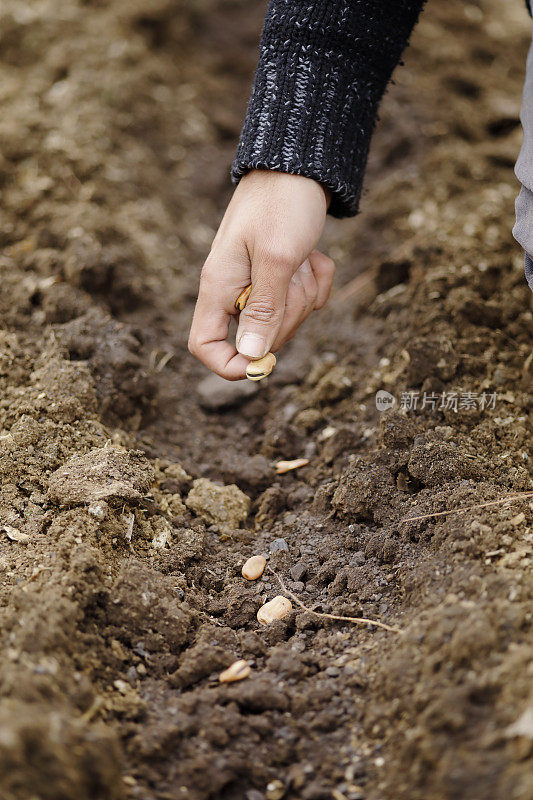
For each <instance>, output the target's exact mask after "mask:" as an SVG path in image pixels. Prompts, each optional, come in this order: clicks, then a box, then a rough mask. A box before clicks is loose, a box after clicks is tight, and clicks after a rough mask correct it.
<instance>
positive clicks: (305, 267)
mask: <svg viewBox="0 0 533 800" xmlns="http://www.w3.org/2000/svg"><path fill="white" fill-rule="evenodd" d="M300 269H301V270H302V272H312V271H313V270H312V269H311V264H310V263H309V259H308V258H306V259H305V261H304V263H303V264H302V265H301V267H300Z"/></svg>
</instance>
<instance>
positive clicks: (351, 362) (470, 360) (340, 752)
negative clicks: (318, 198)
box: [0, 0, 533, 800]
mask: <svg viewBox="0 0 533 800" xmlns="http://www.w3.org/2000/svg"><path fill="white" fill-rule="evenodd" d="M262 13H263V7H262V4H261V3H259V4H256V3H252V4H250V3H245V2H244V1H243V0H188V2H185V1H184V2H182V3H180V2H177V0H149V1H148V2H146V0H145V2H142V3H141V2H139V0H115V2H113V3H105V2H103V0H86V2H81V0H78V2H69V3H64V2H61V1H60V0H39V2H34V3H28V4H23V3H20V2H18V0H6V2H5V3H3V4H2V9H1V11H0V30H1V31H2V35H1V38H0V70H1V81H0V94H1V97H2V116H1V119H0V153H1V155H0V159H1V160H0V168H1V171H0V175H1V183H2V202H1V206H0V244H1V256H0V270H1V278H2V282H1V289H0V325H1V327H0V386H1V396H0V476H1V489H0V525H1V526H4V527H2V530H1V534H0V570H1V624H0V639H1V643H2V646H1V650H0V652H1V657H0V687H1V700H0V797H1V798H2V800H29V799H30V798H31V799H32V800H98V798H102V800H103V799H104V798H105V800H119V798H121V799H122V798H136V799H138V800H178V799H179V800H181V799H182V798H183V799H190V800H205V799H206V798H219V799H220V800H222V798H224V800H242V799H243V798H246V800H261V798H265V800H267V799H268V800H275V798H281V797H282V796H283V797H286V798H301V800H321V798H332V799H333V800H345V799H346V800H356V799H357V798H362V799H363V800H384V799H385V800H386V799H387V798H395V800H417V798H419V799H420V800H422V798H424V800H430V799H431V798H446V800H454V799H455V798H457V799H459V798H461V800H480V798H483V800H493V799H495V800H496V799H497V800H503V799H504V798H505V800H508V799H509V800H526V798H532V797H533V769H532V756H533V744H532V742H533V725H532V714H533V705H532V704H533V696H532V694H531V685H532V677H533V672H532V669H533V664H532V652H533V650H532V645H533V637H532V634H531V613H532V612H531V599H532V592H533V583H532V579H531V565H532V555H533V504H532V503H531V498H524V497H522V496H521V497H519V498H517V499H515V500H514V501H513V502H508V503H507V504H501V503H500V504H493V505H487V506H484V507H476V508H472V509H470V510H468V511H466V512H463V513H457V512H455V513H450V514H448V515H446V514H445V515H441V516H437V517H429V518H424V519H418V520H414V521H412V520H411V521H406V518H408V517H413V516H424V515H427V514H431V513H435V512H442V511H452V510H453V509H456V508H464V507H470V506H475V505H476V504H482V503H488V502H491V501H494V500H498V499H501V498H503V497H505V496H506V495H508V494H509V493H511V494H513V495H515V494H516V493H519V492H524V491H528V490H531V489H532V488H533V480H532V478H533V471H532V462H531V458H532V453H531V442H532V427H531V412H532V409H533V366H532V365H533V358H532V348H531V341H532V336H533V314H532V308H533V306H532V295H531V293H530V292H529V290H528V288H527V286H526V284H525V282H524V280H523V277H522V263H521V262H522V258H521V255H520V253H519V251H518V249H517V247H516V246H515V245H514V244H513V242H512V239H511V235H510V228H511V226H512V217H513V197H514V194H515V192H516V185H515V182H514V179H513V175H512V165H513V162H514V159H515V156H516V154H517V152H518V148H519V144H520V135H521V134H520V128H519V123H518V112H519V105H520V94H521V79H522V76H523V68H524V63H525V54H526V51H527V44H528V39H529V31H530V24H531V23H530V22H529V21H528V18H527V15H526V12H525V10H524V9H523V8H522V5H521V3H520V2H519V0H516V2H515V3H510V2H506V1H505V0H482V1H480V2H477V0H476V2H467V3H465V2H464V0H433V2H431V3H429V4H428V8H427V11H426V12H425V14H424V17H423V20H422V22H421V24H420V26H419V28H418V30H417V32H416V35H415V37H414V39H413V43H412V46H411V48H410V49H409V51H408V53H407V55H406V66H405V67H404V68H403V69H401V70H399V71H398V73H397V76H396V80H397V85H396V86H395V87H394V88H393V89H392V90H391V91H390V93H389V95H388V96H387V99H386V102H385V104H384V106H383V111H382V115H381V116H382V119H381V123H380V127H379V131H378V133H377V135H376V139H375V143H374V148H373V154H372V163H371V168H370V171H369V177H368V192H367V194H366V197H365V200H364V202H363V211H364V213H363V214H362V215H361V216H360V217H359V218H357V219H356V220H350V221H345V222H342V223H340V222H334V221H332V222H331V223H330V227H329V229H328V232H327V234H326V237H325V240H326V241H325V245H324V247H325V249H326V250H327V251H329V252H330V253H331V254H332V255H333V257H334V258H335V259H336V260H337V263H338V278H337V291H338V294H337V296H336V298H335V300H334V302H333V303H332V304H330V307H329V310H326V311H324V312H323V313H322V314H321V316H320V317H319V318H318V319H317V321H316V322H315V323H314V324H313V325H312V326H311V325H310V326H309V327H308V328H306V329H304V330H303V331H302V333H301V335H300V336H299V337H298V338H297V340H296V341H295V342H294V344H293V345H292V346H291V347H290V348H288V349H287V350H286V351H285V352H284V353H283V354H282V356H281V358H280V359H279V363H278V366H277V367H276V370H275V372H274V373H273V375H272V376H271V378H270V379H269V380H268V383H267V384H266V385H263V384H261V385H260V386H259V388H258V389H255V388H254V389H251V388H250V384H246V386H244V384H242V385H237V386H231V387H228V386H226V387H224V388H221V387H220V386H218V387H215V388H212V387H209V386H208V387H207V389H206V388H205V386H204V387H203V392H202V393H199V386H201V381H202V380H203V379H204V378H205V376H206V372H205V370H204V369H203V368H202V367H201V365H199V364H197V363H196V362H194V361H193V359H192V358H191V357H189V356H188V354H187V352H186V347H185V341H186V332H187V328H188V324H189V320H190V316H191V312H192V307H193V302H194V294H195V289H196V284H197V280H198V272H199V268H200V266H201V263H202V259H203V258H204V257H205V254H206V252H207V250H208V247H209V244H210V241H211V238H212V236H213V234H214V231H215V229H216V225H217V220H218V219H219V217H220V214H221V212H222V210H223V208H224V204H225V202H226V201H227V198H228V195H229V186H228V179H227V172H228V167H229V163H230V160H231V156H232V153H233V149H234V146H235V141H236V137H237V135H238V130H239V124H240V120H241V118H242V113H243V109H244V105H245V102H246V99H247V93H248V87H249V82H250V75H251V70H252V69H253V65H254V60H255V55H256V47H257V37H258V31H259V26H260V20H261V16H262ZM366 268H370V270H371V274H372V275H373V276H374V279H373V280H374V285H375V286H376V287H377V292H379V294H378V296H377V298H376V299H375V300H374V301H373V302H372V303H371V304H370V305H368V304H367V305H366V306H365V305H364V303H363V302H361V298H360V297H359V296H358V295H357V294H354V293H353V292H352V293H351V294H350V291H348V290H346V289H344V290H340V287H343V286H345V285H346V284H347V283H348V282H349V281H350V280H351V279H353V278H354V276H356V275H358V274H359V273H361V272H362V271H363V270H364V269H366ZM370 294H372V292H370ZM374 294H375V292H374ZM379 389H385V390H387V391H390V392H391V393H392V394H394V395H395V396H396V398H400V394H401V392H402V391H408V390H409V391H413V392H419V393H420V395H422V394H423V392H426V393H427V396H429V395H430V394H434V395H435V396H437V397H438V398H439V401H438V402H437V403H436V406H437V407H436V408H432V407H431V405H430V404H428V403H426V407H425V408H421V407H420V406H421V403H419V407H418V408H417V409H414V410H411V411H408V412H407V413H400V412H399V411H398V409H397V408H396V409H392V410H389V411H386V412H384V413H381V414H380V413H379V412H378V411H377V410H376V406H375V393H376V391H377V390H379ZM453 392H456V393H458V396H459V398H460V402H459V404H458V406H457V408H454V402H453V395H450V393H453ZM442 393H446V396H447V398H448V401H449V404H448V407H444V408H441V407H439V406H440V405H442V404H441V402H440V398H441V397H442ZM467 393H472V394H470V395H467ZM483 393H485V399H486V400H488V403H487V404H486V406H487V407H482V405H483V404H482V403H481V398H482V397H483ZM494 393H496V397H495V398H494ZM466 396H468V397H470V400H471V401H472V398H473V402H467V401H465V400H464V398H465V397H466ZM450 397H452V400H450ZM461 398H462V399H461ZM493 401H494V402H493ZM222 406H224V407H222ZM292 458H307V459H309V462H310V463H309V465H308V466H306V467H303V468H301V469H300V470H298V471H296V472H289V473H287V474H286V475H281V476H278V475H276V474H275V471H274V467H273V464H274V463H275V462H276V461H277V460H279V459H292ZM224 487H225V488H224ZM254 554H265V555H267V556H268V567H267V569H266V570H265V572H264V574H263V576H262V578H261V579H260V580H259V581H256V582H250V581H246V580H245V579H244V578H243V577H242V575H241V568H242V565H243V563H244V561H245V560H246V559H247V558H248V557H249V556H251V555H254ZM276 575H280V576H281V578H282V580H283V582H284V584H285V585H286V587H287V589H289V590H290V592H292V593H293V595H294V596H295V597H296V598H298V599H299V600H300V601H301V602H303V603H304V604H305V605H307V606H308V607H310V608H311V609H313V610H314V611H318V612H320V613H330V614H334V615H348V616H364V617H370V618H374V619H376V620H380V621H381V622H384V623H386V624H387V625H389V626H393V627H397V628H400V629H401V633H394V632H390V631H387V630H384V629H380V628H377V627H376V626H370V625H359V626H356V625H352V624H347V623H343V622H338V621H337V622H336V621H332V620H328V619H326V618H324V617H319V616H317V615H316V614H312V613H309V612H306V611H304V610H302V609H301V608H300V607H299V606H298V604H297V603H296V602H295V601H293V610H292V611H291V613H290V614H289V615H288V616H286V617H285V618H284V619H283V620H280V621H277V622H274V623H272V624H271V625H269V626H266V627H264V626H261V625H259V624H258V622H257V620H256V613H257V610H258V608H259V607H260V605H261V604H262V602H264V601H265V600H267V599H268V600H270V599H272V598H273V597H274V596H276V595H278V594H284V592H283V591H282V590H281V588H280V585H279V582H278V580H277V577H276ZM237 659H245V660H247V661H248V662H249V664H250V665H251V667H252V669H251V674H250V676H249V677H248V678H246V679H244V680H242V681H240V682H236V683H227V684H219V682H218V674H219V672H220V671H221V670H223V669H224V668H226V667H228V666H229V665H230V664H231V663H232V662H234V661H235V660H237Z"/></svg>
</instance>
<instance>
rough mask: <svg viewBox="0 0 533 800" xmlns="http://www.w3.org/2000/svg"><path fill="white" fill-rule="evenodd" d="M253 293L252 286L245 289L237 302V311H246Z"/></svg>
mask: <svg viewBox="0 0 533 800" xmlns="http://www.w3.org/2000/svg"><path fill="white" fill-rule="evenodd" d="M251 293H252V284H250V285H249V286H247V287H246V289H243V290H242V292H241V293H240V295H239V296H238V298H237V299H236V300H235V308H236V309H237V311H242V310H243V309H244V306H245V305H246V303H247V302H248V298H249V297H250V295H251Z"/></svg>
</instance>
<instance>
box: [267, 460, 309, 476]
mask: <svg viewBox="0 0 533 800" xmlns="http://www.w3.org/2000/svg"><path fill="white" fill-rule="evenodd" d="M307 464H309V459H308V458H295V459H293V460H292V461H278V462H277V464H275V465H274V466H275V468H276V473H277V474H278V475H284V474H285V473H286V472H290V471H291V470H293V469H298V468H299V467H305V466H307Z"/></svg>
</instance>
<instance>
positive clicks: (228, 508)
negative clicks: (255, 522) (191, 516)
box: [185, 478, 252, 532]
mask: <svg viewBox="0 0 533 800" xmlns="http://www.w3.org/2000/svg"><path fill="white" fill-rule="evenodd" d="M251 502H252V501H251V500H250V498H249V497H248V495H246V494H244V492H241V490H240V489H239V487H238V486H235V484H231V485H230V486H219V485H218V484H216V483H213V482H212V481H209V480H207V478H198V480H195V481H194V483H193V486H192V489H191V491H190V492H189V494H188V495H187V499H186V500H185V505H186V506H188V508H190V509H191V511H194V513H195V514H197V515H198V516H199V517H201V518H202V519H204V520H206V521H207V522H209V523H214V524H215V525H217V526H218V527H219V529H220V530H221V531H223V532H225V531H232V530H235V528H238V527H239V525H240V523H241V522H244V520H245V519H246V517H247V516H248V514H249V513H250V506H251Z"/></svg>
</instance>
